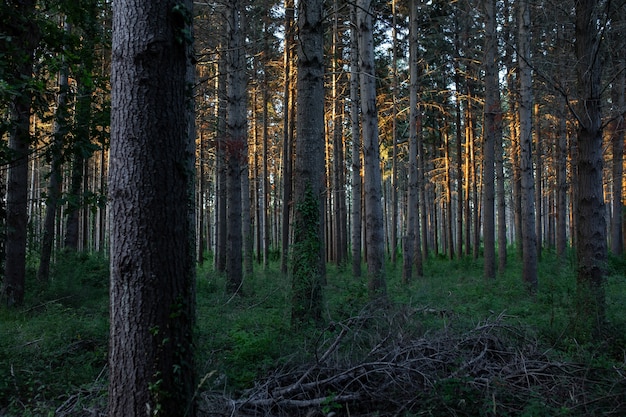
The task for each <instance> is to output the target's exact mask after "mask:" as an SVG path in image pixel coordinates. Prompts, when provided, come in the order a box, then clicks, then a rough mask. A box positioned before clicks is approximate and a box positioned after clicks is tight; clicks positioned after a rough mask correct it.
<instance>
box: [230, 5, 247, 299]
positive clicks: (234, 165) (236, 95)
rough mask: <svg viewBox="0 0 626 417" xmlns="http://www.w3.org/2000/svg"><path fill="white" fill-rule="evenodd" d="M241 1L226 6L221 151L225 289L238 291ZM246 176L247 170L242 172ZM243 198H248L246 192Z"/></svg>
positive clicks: (242, 149)
mask: <svg viewBox="0 0 626 417" xmlns="http://www.w3.org/2000/svg"><path fill="white" fill-rule="evenodd" d="M243 12H244V10H243V4H242V1H240V0H234V1H231V2H229V3H228V4H227V6H226V25H227V33H228V48H227V53H226V54H227V55H226V56H227V58H226V62H227V64H226V78H227V83H226V85H227V104H228V110H227V114H226V141H225V143H224V145H225V147H224V152H225V157H226V167H227V168H226V169H227V208H228V212H227V216H226V217H227V223H228V226H227V236H228V239H227V250H226V276H227V282H228V289H229V291H231V292H233V293H234V292H237V291H239V290H240V289H241V285H242V283H243V266H242V261H243V259H242V256H243V248H244V236H243V230H242V225H243V207H242V199H243V196H242V177H243V175H244V174H243V172H244V169H245V168H247V162H246V159H247V155H246V151H247V139H246V138H247V132H246V130H247V123H246V80H245V75H246V71H245V68H246V61H245V52H244V39H243V27H242V25H241V24H242V21H241V17H242V13H243ZM245 175H246V176H247V173H246V174H245ZM245 198H248V195H247V194H246V196H245Z"/></svg>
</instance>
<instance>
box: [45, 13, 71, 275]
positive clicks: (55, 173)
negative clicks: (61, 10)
mask: <svg viewBox="0 0 626 417" xmlns="http://www.w3.org/2000/svg"><path fill="white" fill-rule="evenodd" d="M64 32H65V33H66V34H68V35H69V32H70V25H69V24H68V23H67V22H65V24H64ZM68 90H69V86H68V65H67V62H66V57H65V56H64V55H63V56H62V58H61V68H60V70H59V94H58V96H57V110H56V114H55V120H54V133H53V139H52V144H51V146H50V150H49V152H50V179H49V183H48V196H47V199H46V214H45V217H44V225H43V237H42V239H41V254H40V257H39V269H38V271H37V279H38V280H39V281H42V282H46V281H48V279H49V276H50V258H51V256H52V246H53V243H54V224H55V220H56V216H57V211H58V210H57V208H58V203H59V199H60V198H61V180H62V178H61V166H62V157H63V143H64V140H65V135H66V134H67V130H68V121H69V120H68V117H69V115H68V106H67V101H68V97H67V95H68Z"/></svg>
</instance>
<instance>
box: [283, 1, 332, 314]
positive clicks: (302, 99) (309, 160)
mask: <svg viewBox="0 0 626 417" xmlns="http://www.w3.org/2000/svg"><path fill="white" fill-rule="evenodd" d="M297 24H298V29H299V38H298V40H299V42H298V86H297V88H298V92H297V96H298V109H297V111H298V114H297V119H298V124H297V127H296V161H295V162H296V163H295V170H294V174H295V175H294V243H293V250H292V254H291V255H292V263H293V264H292V274H293V276H292V297H293V300H292V310H291V319H292V325H294V326H300V325H301V324H303V323H306V322H308V321H313V322H320V321H321V320H322V283H323V280H324V272H325V267H324V263H325V256H324V254H325V249H324V212H323V206H322V204H323V203H322V201H323V198H324V186H325V183H324V173H325V169H324V166H325V165H324V145H325V138H324V63H323V55H324V44H323V42H324V27H323V1H322V0H309V1H300V2H299V3H298V19H297Z"/></svg>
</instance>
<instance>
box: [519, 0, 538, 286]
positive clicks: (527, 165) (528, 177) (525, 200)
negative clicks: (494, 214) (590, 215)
mask: <svg viewBox="0 0 626 417" xmlns="http://www.w3.org/2000/svg"><path fill="white" fill-rule="evenodd" d="M530 22H531V20H530V3H529V1H528V0H521V1H520V2H519V20H518V24H519V34H518V48H517V49H518V67H519V79H520V100H519V143H520V155H519V156H520V184H521V194H522V195H521V199H522V206H521V216H522V230H523V235H522V279H523V280H524V283H525V284H526V286H527V287H528V290H529V291H530V292H532V293H534V292H535V291H537V243H536V240H537V237H536V235H535V195H534V180H533V161H532V117H533V115H532V111H533V108H532V78H531V76H532V69H531V66H530V59H531V54H530Z"/></svg>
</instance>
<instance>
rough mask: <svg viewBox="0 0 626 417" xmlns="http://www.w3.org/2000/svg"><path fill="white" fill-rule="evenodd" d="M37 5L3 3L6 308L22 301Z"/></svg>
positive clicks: (31, 0)
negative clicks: (7, 95) (7, 86)
mask: <svg viewBox="0 0 626 417" xmlns="http://www.w3.org/2000/svg"><path fill="white" fill-rule="evenodd" d="M35 3H36V2H35V0H23V1H9V2H4V3H3V4H2V6H0V7H2V8H3V9H4V10H2V15H3V16H2V20H4V22H3V25H6V26H5V28H6V29H5V31H6V32H5V36H3V38H4V39H3V41H4V42H6V43H7V51H8V52H10V53H9V54H5V55H4V58H3V59H7V60H8V62H7V63H5V64H4V65H6V67H7V71H6V76H7V78H8V79H9V80H10V82H11V84H12V85H13V89H14V91H13V94H12V99H11V100H10V103H9V106H10V117H11V121H10V127H9V143H8V150H9V156H10V163H9V171H8V174H7V188H6V190H7V192H6V244H5V253H6V261H5V270H4V282H3V287H2V294H3V296H5V297H6V299H7V304H8V305H16V306H17V305H20V304H22V303H23V301H24V285H25V281H26V237H27V223H28V212H27V202H28V153H29V148H30V144H31V137H30V130H29V129H30V115H31V110H32V99H33V94H34V89H35V88H36V87H35V86H34V85H33V83H32V71H33V63H34V52H35V48H36V46H37V44H38V42H39V37H40V33H39V27H38V26H37V23H36V20H35V19H34V14H35Z"/></svg>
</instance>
